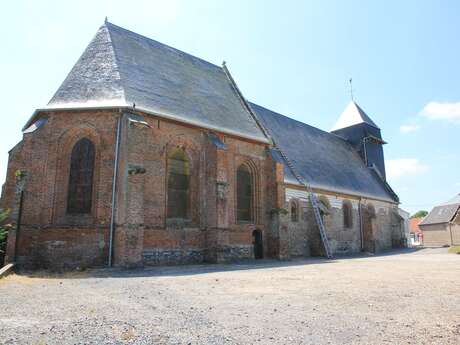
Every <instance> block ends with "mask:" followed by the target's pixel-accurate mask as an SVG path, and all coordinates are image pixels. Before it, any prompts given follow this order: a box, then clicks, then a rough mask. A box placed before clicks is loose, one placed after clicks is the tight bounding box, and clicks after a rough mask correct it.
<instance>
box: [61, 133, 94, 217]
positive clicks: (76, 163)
mask: <svg viewBox="0 0 460 345" xmlns="http://www.w3.org/2000/svg"><path fill="white" fill-rule="evenodd" d="M94 157H95V148H94V144H93V143H92V142H91V140H89V139H87V138H83V139H80V140H79V141H77V143H76V144H75V146H74V147H73V149H72V154H71V157H70V174H69V188H68V194H67V213H68V214H88V213H91V204H92V194H93V173H94Z"/></svg>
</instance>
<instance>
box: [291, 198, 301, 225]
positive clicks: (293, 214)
mask: <svg viewBox="0 0 460 345" xmlns="http://www.w3.org/2000/svg"><path fill="white" fill-rule="evenodd" d="M298 221H299V209H298V207H297V203H296V202H295V201H291V222H298Z"/></svg>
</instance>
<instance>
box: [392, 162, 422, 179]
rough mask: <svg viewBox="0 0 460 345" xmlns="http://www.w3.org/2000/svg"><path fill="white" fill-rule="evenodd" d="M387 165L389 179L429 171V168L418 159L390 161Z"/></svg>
mask: <svg viewBox="0 0 460 345" xmlns="http://www.w3.org/2000/svg"><path fill="white" fill-rule="evenodd" d="M385 165H386V170H387V176H388V178H389V179H391V178H399V177H403V176H407V175H415V174H419V173H422V172H425V171H427V170H428V166H427V165H425V164H422V163H421V162H419V160H418V159H416V158H399V159H388V160H387V161H386V164H385Z"/></svg>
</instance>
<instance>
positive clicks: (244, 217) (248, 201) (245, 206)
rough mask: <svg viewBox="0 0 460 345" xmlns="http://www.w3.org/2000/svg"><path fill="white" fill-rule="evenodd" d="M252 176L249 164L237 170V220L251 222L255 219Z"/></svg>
mask: <svg viewBox="0 0 460 345" xmlns="http://www.w3.org/2000/svg"><path fill="white" fill-rule="evenodd" d="M252 200H253V186H252V176H251V172H250V170H249V168H248V166H247V165H245V164H243V165H240V166H239V168H238V170H237V172H236V208H237V220H238V221H244V222H250V221H252V220H253V214H252V203H253V201H252Z"/></svg>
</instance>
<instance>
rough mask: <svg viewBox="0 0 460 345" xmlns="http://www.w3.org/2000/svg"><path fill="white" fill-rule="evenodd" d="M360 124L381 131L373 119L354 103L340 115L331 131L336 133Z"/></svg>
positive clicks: (349, 104)
mask: <svg viewBox="0 0 460 345" xmlns="http://www.w3.org/2000/svg"><path fill="white" fill-rule="evenodd" d="M360 123H367V124H368V125H371V126H372V127H375V128H378V129H380V128H379V127H378V126H377V125H376V124H375V122H374V121H372V119H371V118H370V117H369V116H367V114H366V113H365V112H364V110H362V109H361V107H360V106H359V105H358V104H356V103H355V102H354V101H351V102H350V103H348V106H347V107H346V108H345V110H344V111H343V113H342V114H341V115H340V117H339V119H338V120H337V122H336V123H335V125H334V127H333V128H332V129H331V131H336V130H338V129H342V128H346V127H351V126H354V125H357V124H360Z"/></svg>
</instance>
